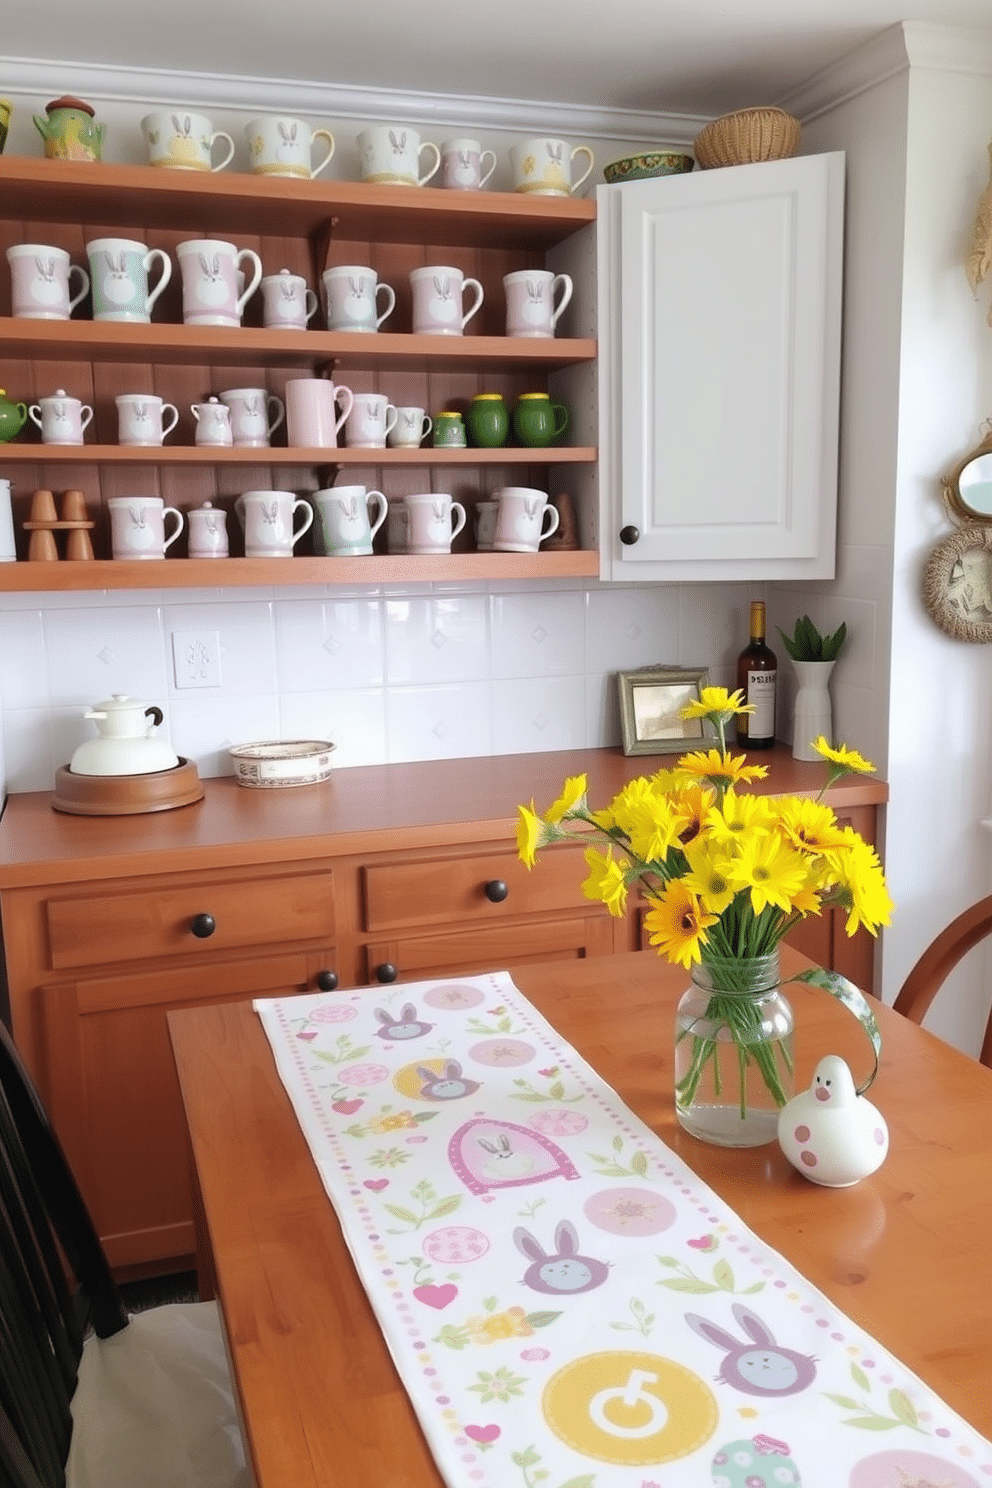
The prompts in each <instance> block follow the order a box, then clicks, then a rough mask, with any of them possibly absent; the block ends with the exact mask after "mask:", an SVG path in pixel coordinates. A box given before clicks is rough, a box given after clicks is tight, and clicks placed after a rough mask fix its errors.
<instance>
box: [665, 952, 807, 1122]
mask: <svg viewBox="0 0 992 1488" xmlns="http://www.w3.org/2000/svg"><path fill="white" fill-rule="evenodd" d="M691 975H692V985H691V986H690V987H689V989H688V991H687V992H685V993H683V995H682V999H681V1001H680V1002H679V1005H678V1010H677V1012H676V1014H675V1114H676V1116H677V1117H678V1120H679V1124H680V1125H681V1126H683V1127H684V1128H685V1130H686V1131H687V1132H691V1134H692V1135H693V1136H694V1137H699V1138H701V1140H702V1141H704V1142H713V1143H715V1144H716V1145H718V1146H720V1147H759V1146H761V1145H762V1144H763V1143H765V1142H774V1141H775V1140H776V1137H777V1134H778V1113H779V1110H780V1109H781V1107H782V1106H784V1105H785V1103H786V1101H788V1100H791V1098H792V1095H793V1093H794V1092H793V1078H792V1074H793V1050H792V1029H793V1019H792V1009H791V1007H790V1006H789V1004H788V1002H787V1001H786V999H785V998H784V997H783V996H782V993H781V991H780V990H779V970H778V952H777V951H772V952H771V953H770V954H769V955H767V956H755V957H751V958H742V959H734V958H722V957H708V958H707V959H706V960H704V961H701V962H699V963H698V964H696V965H694V966H693V967H692V972H691Z"/></svg>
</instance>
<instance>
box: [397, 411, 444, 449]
mask: <svg viewBox="0 0 992 1488" xmlns="http://www.w3.org/2000/svg"><path fill="white" fill-rule="evenodd" d="M433 427H434V420H433V419H432V418H431V416H430V414H429V413H425V412H424V410H423V409H422V408H397V410H396V423H395V424H394V425H393V427H392V428H391V429H390V431H389V433H388V434H387V435H386V443H387V444H388V445H390V446H391V447H392V448H393V449H417V448H418V447H419V445H420V443H421V441H422V440H424V439H426V438H427V436H428V434H429V433H430V432H431V430H432V429H433Z"/></svg>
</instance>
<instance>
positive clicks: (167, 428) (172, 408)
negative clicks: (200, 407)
mask: <svg viewBox="0 0 992 1488" xmlns="http://www.w3.org/2000/svg"><path fill="white" fill-rule="evenodd" d="M167 413H171V414H172V423H171V424H167V423H166V422H165V415H166V414H167ZM198 417H199V415H198ZM178 422H179V409H178V408H177V407H176V405H175V403H163V404H162V438H163V439H164V438H165V436H166V435H167V434H171V433H172V431H173V429H174V428H175V427H176V425H177V424H178Z"/></svg>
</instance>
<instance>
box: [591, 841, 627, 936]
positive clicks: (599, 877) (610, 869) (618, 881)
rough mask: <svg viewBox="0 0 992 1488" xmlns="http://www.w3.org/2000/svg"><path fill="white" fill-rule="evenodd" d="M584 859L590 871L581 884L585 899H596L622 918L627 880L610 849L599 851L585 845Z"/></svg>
mask: <svg viewBox="0 0 992 1488" xmlns="http://www.w3.org/2000/svg"><path fill="white" fill-rule="evenodd" d="M585 859H586V862H587V864H588V865H589V870H590V872H589V877H588V878H587V879H586V881H585V883H584V884H583V885H582V892H583V894H584V895H585V897H586V898H587V899H598V900H599V901H600V903H601V904H605V905H606V907H607V909H608V910H609V911H610V914H611V915H613V916H614V917H615V918H616V919H618V920H619V919H622V918H623V916H624V915H625V914H626V912H627V881H626V879H625V878H624V873H623V868H622V866H621V865H620V864H619V863H618V862H617V861H616V859H615V858H614V856H613V851H612V849H611V848H607V850H606V852H605V853H601V852H600V851H599V850H598V849H597V848H595V847H587V848H586V851H585Z"/></svg>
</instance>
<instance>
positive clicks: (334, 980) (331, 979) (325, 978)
mask: <svg viewBox="0 0 992 1488" xmlns="http://www.w3.org/2000/svg"><path fill="white" fill-rule="evenodd" d="M314 981H315V982H316V983H317V986H318V987H319V988H320V990H321V992H333V991H334V990H335V988H336V987H337V984H338V974H337V972H336V971H318V973H317V975H316V976H315V977H314Z"/></svg>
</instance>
